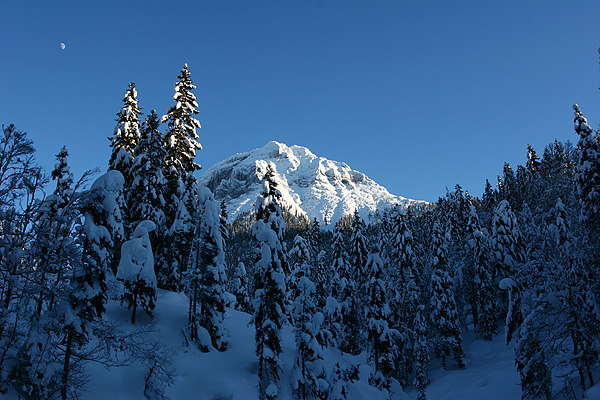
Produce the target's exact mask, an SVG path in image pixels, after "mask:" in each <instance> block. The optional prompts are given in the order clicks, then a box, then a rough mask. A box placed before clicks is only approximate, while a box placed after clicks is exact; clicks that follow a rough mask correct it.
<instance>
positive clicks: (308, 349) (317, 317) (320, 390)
mask: <svg viewBox="0 0 600 400" xmlns="http://www.w3.org/2000/svg"><path fill="white" fill-rule="evenodd" d="M315 290H316V288H315V285H314V283H312V282H311V280H310V279H309V278H308V276H306V275H303V276H301V277H300V279H299V280H298V283H297V292H296V297H295V299H294V301H293V304H292V307H293V308H292V313H293V315H294V318H293V319H294V321H295V323H296V329H295V336H296V357H295V361H294V366H293V367H292V389H293V391H294V395H295V397H296V398H298V399H324V398H327V393H328V391H329V390H328V389H329V387H328V383H327V379H326V372H325V369H324V367H323V347H322V345H321V343H320V342H319V336H321V328H322V324H323V321H324V316H323V313H321V312H317V309H316V304H315V301H314V298H315Z"/></svg>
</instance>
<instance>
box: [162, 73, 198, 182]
mask: <svg viewBox="0 0 600 400" xmlns="http://www.w3.org/2000/svg"><path fill="white" fill-rule="evenodd" d="M177 79H179V80H178V81H177V82H175V95H174V96H173V100H174V101H175V103H176V104H175V105H172V106H169V108H168V109H167V113H166V114H165V115H164V116H163V117H162V119H161V122H163V123H165V122H166V123H167V131H166V132H165V143H166V149H167V157H166V164H167V168H168V169H169V170H168V172H167V175H169V176H170V177H171V176H172V175H173V174H175V175H179V176H181V175H182V173H183V172H193V171H196V170H198V169H200V165H199V164H197V163H196V162H194V157H195V156H196V150H200V149H202V145H201V144H200V142H198V139H199V136H198V134H197V133H196V129H197V128H200V122H199V121H198V120H197V119H196V118H194V115H197V114H199V111H198V110H197V107H198V103H197V102H196V96H195V95H194V94H193V93H192V90H194V89H196V85H194V84H193V82H192V78H191V73H190V72H189V71H188V66H187V64H184V65H183V69H182V70H181V73H180V74H179V75H178V76H177Z"/></svg>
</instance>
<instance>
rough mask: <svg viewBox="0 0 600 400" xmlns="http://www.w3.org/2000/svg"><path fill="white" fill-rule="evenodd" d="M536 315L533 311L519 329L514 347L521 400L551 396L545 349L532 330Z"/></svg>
mask: <svg viewBox="0 0 600 400" xmlns="http://www.w3.org/2000/svg"><path fill="white" fill-rule="evenodd" d="M537 318H538V313H537V312H536V311H535V310H534V311H533V312H531V313H530V315H529V317H528V318H527V319H526V320H525V323H524V324H523V326H522V327H521V335H520V338H519V340H518V341H517V344H516V346H515V364H516V366H517V370H518V371H519V374H520V375H521V393H522V395H521V399H523V400H544V399H550V398H551V394H552V374H551V371H550V368H549V367H548V364H547V363H546V359H547V356H546V355H545V353H546V349H545V348H544V347H543V344H542V342H541V340H540V337H539V336H538V334H539V331H538V330H537V329H535V328H534V326H535V325H538V324H539V321H536V319H537Z"/></svg>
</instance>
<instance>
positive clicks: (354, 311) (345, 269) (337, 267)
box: [332, 226, 362, 355]
mask: <svg viewBox="0 0 600 400" xmlns="http://www.w3.org/2000/svg"><path fill="white" fill-rule="evenodd" d="M337 227H338V229H337V233H334V242H333V243H334V250H333V251H334V271H335V272H336V274H337V275H339V277H340V284H339V292H338V293H337V294H338V297H337V298H338V302H339V305H340V307H341V308H340V312H341V327H342V332H340V337H339V339H338V344H339V347H340V350H342V351H344V352H346V353H350V354H354V355H357V354H359V353H360V352H361V347H362V346H361V344H362V343H361V342H362V324H361V318H362V308H361V307H360V299H359V295H358V293H357V284H356V281H355V280H354V278H353V273H352V267H351V265H350V263H349V262H346V260H347V258H346V257H347V256H346V253H345V246H344V241H343V236H342V234H341V231H340V230H339V226H337ZM332 290H335V289H334V288H333V289H332Z"/></svg>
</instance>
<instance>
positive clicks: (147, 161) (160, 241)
mask: <svg viewBox="0 0 600 400" xmlns="http://www.w3.org/2000/svg"><path fill="white" fill-rule="evenodd" d="M159 125H160V122H159V120H158V115H157V114H156V111H155V110H152V111H151V112H150V114H149V115H148V117H147V118H146V120H145V121H144V123H143V124H142V132H141V140H140V141H139V143H138V145H137V146H136V147H135V150H134V159H133V164H132V166H131V169H130V173H129V175H130V176H131V179H132V182H131V189H130V192H129V196H128V199H129V204H130V205H131V207H130V209H129V213H130V214H129V217H128V218H129V221H132V222H133V223H136V222H139V221H144V220H150V221H152V222H154V224H155V225H156V230H155V231H154V233H153V234H152V235H151V236H150V242H151V244H152V249H153V251H154V264H155V272H156V271H163V270H165V269H166V268H167V266H166V265H165V263H164V261H163V260H162V259H161V256H162V255H163V253H164V250H163V249H164V247H165V245H166V243H164V235H165V223H166V219H165V213H164V209H165V206H166V202H165V198H164V191H165V186H166V180H165V177H164V174H163V166H164V159H165V150H164V148H163V146H162V137H161V133H160V131H159V130H158V127H159Z"/></svg>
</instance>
